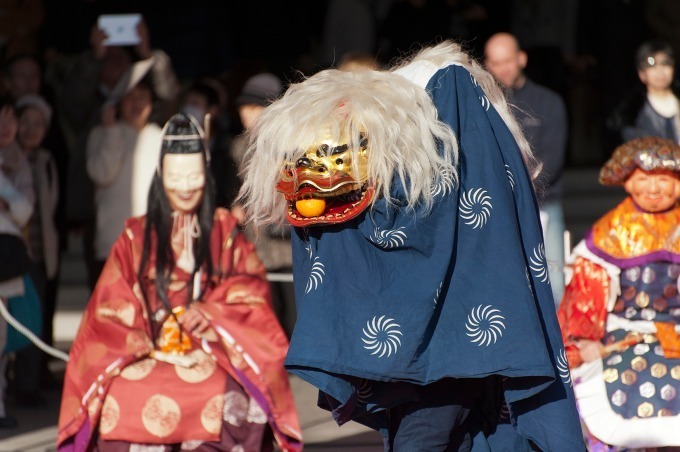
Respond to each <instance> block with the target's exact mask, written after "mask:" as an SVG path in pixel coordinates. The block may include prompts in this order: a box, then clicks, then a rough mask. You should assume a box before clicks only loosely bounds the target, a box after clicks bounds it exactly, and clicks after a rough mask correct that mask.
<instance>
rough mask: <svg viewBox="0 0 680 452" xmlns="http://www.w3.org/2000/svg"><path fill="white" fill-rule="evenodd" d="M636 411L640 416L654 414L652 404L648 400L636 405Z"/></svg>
mask: <svg viewBox="0 0 680 452" xmlns="http://www.w3.org/2000/svg"><path fill="white" fill-rule="evenodd" d="M637 413H638V416H640V417H650V416H651V415H652V414H654V405H652V404H651V403H649V402H643V403H641V404H640V405H638V409H637Z"/></svg>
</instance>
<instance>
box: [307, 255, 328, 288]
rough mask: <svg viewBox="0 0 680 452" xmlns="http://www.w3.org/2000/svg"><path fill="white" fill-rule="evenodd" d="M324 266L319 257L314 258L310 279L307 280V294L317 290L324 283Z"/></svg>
mask: <svg viewBox="0 0 680 452" xmlns="http://www.w3.org/2000/svg"><path fill="white" fill-rule="evenodd" d="M324 267H325V266H324V265H323V264H322V263H321V262H319V256H317V257H315V258H314V263H313V264H312V271H311V272H310V274H309V279H308V280H307V287H305V293H309V292H311V291H312V290H316V289H317V288H318V287H319V286H320V285H321V283H323V277H324V276H325V275H326V271H325V270H324Z"/></svg>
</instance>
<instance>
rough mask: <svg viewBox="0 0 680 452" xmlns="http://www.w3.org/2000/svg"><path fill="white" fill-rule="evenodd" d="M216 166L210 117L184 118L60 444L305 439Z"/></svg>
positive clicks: (103, 295) (115, 256)
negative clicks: (218, 195)
mask: <svg viewBox="0 0 680 452" xmlns="http://www.w3.org/2000/svg"><path fill="white" fill-rule="evenodd" d="M208 164H209V161H208V157H207V153H206V152H205V148H204V140H203V137H202V132H201V130H200V128H199V127H198V126H197V123H196V122H195V121H194V120H193V118H190V117H188V116H185V115H182V114H178V115H175V116H173V117H172V118H171V119H170V120H169V121H168V124H167V125H166V128H165V130H164V135H163V141H162V149H161V157H160V162H159V168H158V171H157V173H156V175H155V176H154V180H153V182H152V185H151V189H150V192H149V203H148V206H149V207H148V213H147V215H146V216H143V217H138V218H131V219H129V220H128V221H127V223H126V227H125V230H124V231H123V232H122V234H121V235H120V237H119V238H118V240H117V241H116V243H115V244H114V246H113V247H112V249H111V253H110V256H109V258H108V260H107V262H106V265H105V267H104V270H103V272H102V274H101V277H100V278H99V281H98V283H97V286H96V288H95V290H94V292H93V294H92V298H91V299H90V301H89V304H88V307H87V310H86V311H85V313H84V316H83V319H82V323H81V325H80V328H79V331H78V334H77V336H76V339H75V341H74V343H73V346H72V348H71V351H70V359H69V362H68V365H67V368H66V374H65V380H64V392H63V398H62V403H61V413H60V416H59V433H58V438H57V442H58V447H59V450H60V451H64V450H75V451H89V450H97V451H123V450H125V451H128V450H154V451H179V450H181V451H207V450H211V451H213V450H244V451H255V450H257V451H261V450H262V451H267V450H273V449H274V443H276V445H277V446H278V447H279V448H280V449H282V450H284V451H297V450H301V448H302V446H301V435H300V427H299V421H298V417H297V413H296V411H295V405H294V401H293V397H292V392H291V390H290V387H289V383H288V375H287V372H286V370H285V369H284V367H283V360H284V357H285V353H286V351H287V348H288V341H287V339H286V335H285V334H284V332H283V329H282V328H281V326H280V324H279V323H278V321H277V319H276V316H275V314H274V312H273V310H272V306H271V300H270V294H269V285H268V283H267V280H266V279H265V270H264V267H263V265H262V264H261V262H260V260H259V259H258V257H257V256H256V254H255V252H254V248H253V245H252V244H251V243H249V242H248V241H247V240H246V239H245V238H244V236H243V235H242V234H241V233H240V232H239V229H238V227H237V222H236V220H235V219H234V217H232V216H231V214H230V213H229V212H228V211H227V210H225V209H220V208H217V209H216V208H215V207H214V200H213V187H212V184H213V181H212V179H211V175H210V171H208Z"/></svg>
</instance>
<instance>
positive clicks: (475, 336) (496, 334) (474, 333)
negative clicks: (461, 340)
mask: <svg viewBox="0 0 680 452" xmlns="http://www.w3.org/2000/svg"><path fill="white" fill-rule="evenodd" d="M500 312H501V311H500V310H498V309H495V308H494V307H493V306H491V305H487V306H483V305H481V304H480V305H479V306H478V307H476V308H473V309H472V311H470V314H469V315H468V318H467V323H466V324H465V329H467V330H468V332H467V333H465V334H467V335H468V336H469V337H470V338H471V339H470V342H472V343H476V344H477V345H478V346H482V345H484V346H486V347H488V346H489V345H491V344H492V343H494V344H495V343H496V342H497V341H498V339H500V338H501V337H502V336H503V330H505V324H504V323H503V320H505V317H503V316H502V315H501V313H500Z"/></svg>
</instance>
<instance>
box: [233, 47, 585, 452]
mask: <svg viewBox="0 0 680 452" xmlns="http://www.w3.org/2000/svg"><path fill="white" fill-rule="evenodd" d="M246 162H247V163H246V167H245V170H244V172H245V182H244V186H243V189H242V191H241V194H240V203H241V204H242V205H245V207H246V209H247V211H248V213H249V218H250V220H252V221H253V222H254V223H255V224H267V223H271V222H278V221H281V220H282V219H283V218H285V219H287V220H288V221H289V222H290V223H291V224H292V226H293V234H292V237H293V245H292V246H293V260H294V262H293V268H294V277H295V295H296V304H297V312H298V318H297V323H296V325H295V329H294V332H293V335H292V339H291V345H290V348H289V352H288V355H287V358H286V367H287V369H288V370H289V371H290V372H291V373H293V374H295V375H298V376H300V377H301V378H303V379H305V380H306V381H308V382H310V383H311V384H313V385H315V386H316V387H318V388H319V390H320V396H319V405H320V406H322V407H324V408H327V409H329V410H331V411H332V413H333V417H334V418H335V419H336V421H337V422H338V424H340V425H342V424H343V423H345V422H347V421H349V420H354V421H357V422H360V423H362V424H365V425H367V426H370V427H372V428H374V429H377V430H380V431H381V432H382V433H383V434H384V436H385V448H386V450H469V449H470V448H472V449H473V450H508V449H511V450H527V451H528V450H532V448H533V449H534V450H535V449H540V450H545V451H569V452H571V451H578V450H584V449H585V446H584V441H583V436H582V432H581V429H580V425H579V420H578V415H577V413H576V408H575V403H574V396H573V391H572V382H571V378H570V374H569V368H568V363H567V359H566V354H565V351H564V345H563V342H562V338H561V335H560V329H559V326H558V323H557V318H556V314H555V307H554V303H553V298H552V292H551V289H550V282H549V278H548V271H547V264H546V261H545V251H544V246H543V239H542V236H541V226H540V218H539V214H538V207H537V202H536V197H535V193H534V188H533V184H532V178H533V176H535V174H536V172H537V171H536V170H537V168H536V164H535V163H536V162H534V161H533V159H532V156H531V152H530V150H529V148H528V144H527V142H526V140H525V138H524V137H523V136H522V134H521V132H520V131H519V127H518V126H517V123H516V121H515V120H514V118H513V117H512V116H511V115H510V113H509V110H508V107H507V104H506V102H505V99H504V97H503V94H502V92H501V91H500V88H499V87H498V86H497V85H496V84H495V82H494V81H493V78H492V77H491V76H490V74H488V73H487V72H486V71H485V70H484V69H482V68H481V67H480V66H479V65H478V64H477V63H476V62H474V61H473V60H471V59H470V58H469V56H468V55H466V54H465V53H464V52H463V51H462V50H461V49H460V47H459V46H458V45H456V44H454V43H451V42H444V43H442V44H439V45H437V46H434V47H432V48H428V49H424V50H422V51H421V52H419V53H418V54H417V55H415V56H414V57H413V58H411V59H410V60H409V61H406V62H405V63H403V64H401V65H400V66H398V67H395V68H394V69H392V70H391V71H386V72H379V71H369V70H366V71H357V72H342V71H336V70H326V71H322V72H320V73H318V74H316V75H314V76H312V77H310V78H309V79H307V80H305V81H304V82H302V83H299V84H294V85H292V86H291V87H290V88H289V90H288V91H287V92H286V94H285V95H284V96H283V97H282V98H281V99H279V100H278V101H276V102H274V104H272V105H271V106H270V107H268V108H267V110H266V111H265V112H264V114H263V116H262V117H261V119H260V120H259V122H258V124H257V125H256V127H255V128H254V130H253V132H252V135H251V136H250V146H249V151H248V154H247V157H246Z"/></svg>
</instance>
